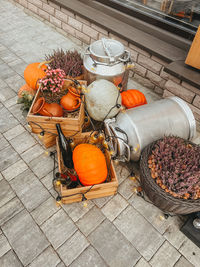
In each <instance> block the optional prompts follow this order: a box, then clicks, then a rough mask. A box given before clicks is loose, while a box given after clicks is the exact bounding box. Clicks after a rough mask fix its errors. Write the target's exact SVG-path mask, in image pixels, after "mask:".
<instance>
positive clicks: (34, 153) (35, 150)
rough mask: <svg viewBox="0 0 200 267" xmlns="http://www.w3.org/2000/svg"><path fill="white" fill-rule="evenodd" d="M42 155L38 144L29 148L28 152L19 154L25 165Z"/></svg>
mask: <svg viewBox="0 0 200 267" xmlns="http://www.w3.org/2000/svg"><path fill="white" fill-rule="evenodd" d="M43 153H44V149H43V148H42V147H41V146H40V145H39V144H36V145H34V146H32V147H31V148H29V149H28V150H26V151H25V152H23V153H22V154H21V157H22V158H23V160H24V161H25V162H26V163H29V162H30V161H32V160H33V159H35V158H37V157H38V156H40V155H41V154H43Z"/></svg>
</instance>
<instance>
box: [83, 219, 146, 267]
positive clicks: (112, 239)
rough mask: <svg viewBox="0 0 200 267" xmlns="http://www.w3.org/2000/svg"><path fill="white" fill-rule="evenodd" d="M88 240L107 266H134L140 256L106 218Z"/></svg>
mask: <svg viewBox="0 0 200 267" xmlns="http://www.w3.org/2000/svg"><path fill="white" fill-rule="evenodd" d="M88 239H89V241H90V242H91V244H92V245H93V246H94V248H95V249H96V250H97V251H98V252H99V254H100V255H101V257H102V258H103V259H104V260H105V261H106V263H107V264H108V265H109V266H111V267H112V266H113V267H116V266H118V267H120V266H127V267H128V266H134V264H135V263H136V262H137V261H138V260H139V258H140V257H141V256H140V254H139V253H138V252H137V251H136V249H135V248H134V247H133V246H132V245H131V243H130V242H129V241H128V240H127V239H126V238H125V237H124V236H123V235H122V234H121V233H120V232H119V231H118V230H117V229H116V228H115V226H114V225H113V224H112V223H111V222H110V221H108V220H105V221H104V222H103V223H102V224H101V225H100V226H99V227H97V229H96V230H95V231H94V232H92V233H91V234H90V235H89V237H88Z"/></svg>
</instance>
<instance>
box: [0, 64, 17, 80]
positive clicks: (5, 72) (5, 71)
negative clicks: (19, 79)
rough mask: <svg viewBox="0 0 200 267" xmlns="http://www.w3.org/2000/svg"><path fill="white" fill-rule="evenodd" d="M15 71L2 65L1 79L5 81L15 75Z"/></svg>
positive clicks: (0, 66)
mask: <svg viewBox="0 0 200 267" xmlns="http://www.w3.org/2000/svg"><path fill="white" fill-rule="evenodd" d="M14 74H15V71H14V70H13V69H11V68H10V67H9V66H8V65H7V64H6V63H3V64H1V65H0V78H1V79H3V80H5V79H7V78H9V77H10V76H12V75H14Z"/></svg>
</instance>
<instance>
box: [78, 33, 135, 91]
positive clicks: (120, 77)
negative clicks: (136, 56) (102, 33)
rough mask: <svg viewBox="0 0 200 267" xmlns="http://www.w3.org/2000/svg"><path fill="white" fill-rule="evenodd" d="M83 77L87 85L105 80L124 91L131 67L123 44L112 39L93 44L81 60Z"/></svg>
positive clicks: (128, 55) (127, 52) (128, 53)
mask: <svg viewBox="0 0 200 267" xmlns="http://www.w3.org/2000/svg"><path fill="white" fill-rule="evenodd" d="M83 65H84V75H85V79H86V80H87V82H88V84H90V83H92V82H93V81H95V80H98V79H105V80H109V81H111V82H113V83H114V84H115V85H116V86H120V87H121V89H122V90H126V88H127V82H128V74H129V69H130V68H132V67H133V64H131V59H130V52H129V51H127V50H125V49H124V46H123V44H121V43H120V42H119V41H116V40H113V39H105V38H102V39H101V40H98V41H95V42H93V43H92V44H91V45H90V46H89V47H88V48H87V50H86V53H85V55H84V59H83Z"/></svg>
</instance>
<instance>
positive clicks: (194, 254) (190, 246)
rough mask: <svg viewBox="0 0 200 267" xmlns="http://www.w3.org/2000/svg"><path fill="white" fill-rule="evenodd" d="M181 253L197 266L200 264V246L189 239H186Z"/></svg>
mask: <svg viewBox="0 0 200 267" xmlns="http://www.w3.org/2000/svg"><path fill="white" fill-rule="evenodd" d="M179 251H180V253H181V254H183V255H184V257H185V258H186V259H187V260H188V261H189V262H190V263H192V264H193V265H194V266H195V267H198V266H199V263H200V248H199V247H197V246H196V245H195V244H194V243H192V241H190V240H189V239H187V240H185V241H184V242H183V244H182V246H181V247H180V249H179Z"/></svg>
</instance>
